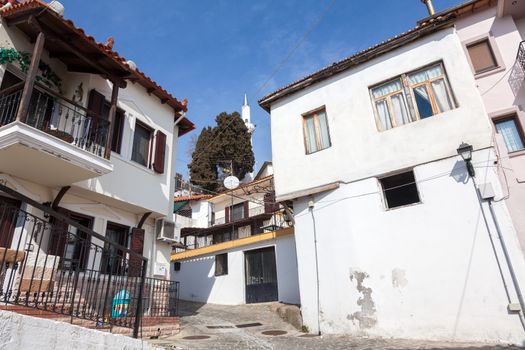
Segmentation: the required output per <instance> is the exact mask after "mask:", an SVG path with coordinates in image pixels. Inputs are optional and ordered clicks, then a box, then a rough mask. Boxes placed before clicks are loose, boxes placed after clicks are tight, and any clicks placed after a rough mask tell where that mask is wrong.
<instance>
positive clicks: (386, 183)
mask: <svg viewBox="0 0 525 350" xmlns="http://www.w3.org/2000/svg"><path fill="white" fill-rule="evenodd" d="M379 182H380V183H381V186H382V187H383V193H384V196H385V200H386V205H387V208H389V209H392V208H397V207H401V206H403V205H408V204H413V203H419V202H420V201H421V200H420V199H419V193H418V191H417V185H416V179H415V177H414V172H413V171H408V172H406V173H402V174H397V175H392V176H388V177H384V178H382V179H379Z"/></svg>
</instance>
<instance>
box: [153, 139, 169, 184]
mask: <svg viewBox="0 0 525 350" xmlns="http://www.w3.org/2000/svg"><path fill="white" fill-rule="evenodd" d="M156 138H157V141H156V142H155V161H154V163H153V170H155V172H156V173H159V174H163V173H164V160H165V154H166V135H164V133H163V132H162V131H160V130H157V135H156Z"/></svg>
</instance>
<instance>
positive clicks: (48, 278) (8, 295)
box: [0, 185, 178, 337]
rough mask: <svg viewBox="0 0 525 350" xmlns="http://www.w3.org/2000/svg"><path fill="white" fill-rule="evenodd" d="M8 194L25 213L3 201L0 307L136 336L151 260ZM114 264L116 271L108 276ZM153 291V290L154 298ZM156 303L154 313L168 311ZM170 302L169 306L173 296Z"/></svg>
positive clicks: (3, 188)
mask: <svg viewBox="0 0 525 350" xmlns="http://www.w3.org/2000/svg"><path fill="white" fill-rule="evenodd" d="M2 191H3V192H6V193H7V194H9V195H11V196H12V197H14V198H15V199H17V200H19V201H20V202H21V203H23V206H22V207H24V208H25V209H24V210H22V209H20V208H19V207H18V206H16V205H13V203H11V202H9V201H6V200H4V199H2V198H1V197H0V236H1V238H2V246H3V248H0V268H1V270H0V271H1V272H0V301H1V302H5V303H9V304H15V305H21V306H25V307H30V308H34V309H39V310H44V311H49V312H53V313H58V314H63V315H68V316H70V317H71V318H79V319H85V320H90V321H93V322H96V324H97V325H99V326H100V325H109V326H121V327H128V328H132V329H133V335H134V336H135V337H136V336H137V335H138V329H139V326H140V320H141V317H142V310H143V296H145V295H144V289H145V283H146V277H145V274H146V269H147V259H146V258H144V257H143V256H141V255H140V254H137V253H135V252H133V251H131V250H129V249H128V248H126V247H124V246H121V245H119V244H116V243H114V242H111V241H109V240H108V239H106V238H105V237H103V236H101V235H99V234H97V233H96V232H94V231H92V230H90V229H89V228H87V227H84V226H82V225H80V224H78V223H77V222H75V221H74V220H72V219H70V218H69V217H67V216H64V215H62V214H60V213H58V212H56V211H54V210H52V209H50V208H48V207H46V206H44V205H42V204H40V203H37V202H35V201H33V200H31V199H29V198H27V197H25V196H23V195H21V194H19V193H17V192H16V191H13V190H11V189H9V188H7V187H6V186H3V185H0V193H2ZM40 214H43V215H44V217H41V216H40ZM93 238H96V239H93ZM95 241H101V242H102V245H99V244H97V243H95ZM102 261H104V263H101V262H102ZM108 261H110V262H111V266H115V267H116V268H110V269H107V268H106V263H107V262H108ZM152 288H153V290H157V289H159V288H165V290H166V291H167V292H169V291H170V288H172V287H170V286H169V285H168V286H166V287H165V286H164V285H162V284H160V283H159V284H155V283H154V284H153V287H152ZM175 289H176V290H178V288H177V286H176V287H175ZM150 290H151V287H148V293H149V291H150ZM163 290H164V289H163ZM147 298H148V297H147V296H146V299H147ZM155 298H156V299H155ZM149 299H152V297H149ZM152 300H154V301H155V303H152V302H150V305H153V308H154V309H157V308H158V309H160V308H161V307H162V306H163V305H164V304H162V303H161V302H160V301H159V300H160V297H155V296H154V297H153V299H152ZM166 300H167V302H168V303H169V302H170V299H169V293H168V298H167V299H166ZM150 307H151V306H150Z"/></svg>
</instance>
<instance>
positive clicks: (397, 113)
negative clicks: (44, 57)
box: [372, 79, 413, 130]
mask: <svg viewBox="0 0 525 350" xmlns="http://www.w3.org/2000/svg"><path fill="white" fill-rule="evenodd" d="M372 96H373V98H374V100H375V101H374V102H375V108H376V111H377V115H378V117H379V122H380V124H381V127H382V129H383V130H387V129H391V128H393V127H394V126H399V125H403V124H406V123H410V122H412V121H413V120H412V119H411V117H410V113H409V111H408V105H407V99H406V95H405V91H404V90H403V85H402V84H401V79H396V80H394V81H391V82H389V83H386V84H383V85H381V86H378V87H376V88H374V89H372Z"/></svg>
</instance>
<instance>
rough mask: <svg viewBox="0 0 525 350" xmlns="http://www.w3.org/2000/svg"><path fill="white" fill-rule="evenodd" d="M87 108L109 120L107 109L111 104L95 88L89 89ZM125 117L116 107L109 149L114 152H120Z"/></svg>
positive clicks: (109, 108)
mask: <svg viewBox="0 0 525 350" xmlns="http://www.w3.org/2000/svg"><path fill="white" fill-rule="evenodd" d="M88 109H89V110H90V111H93V112H94V113H95V114H96V115H98V116H100V117H101V118H102V119H104V120H109V111H110V110H111V104H110V103H109V102H108V101H106V98H105V96H104V95H102V94H101V93H99V92H98V91H96V90H95V89H93V90H91V91H90V93H89V102H88ZM125 119H126V114H125V112H124V111H123V110H122V109H120V108H118V107H117V111H116V112H115V120H114V121H113V134H112V137H111V150H112V151H113V152H116V153H120V147H121V143H122V132H123V130H124V120H125Z"/></svg>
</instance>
